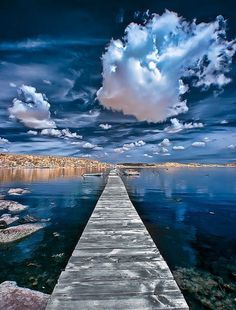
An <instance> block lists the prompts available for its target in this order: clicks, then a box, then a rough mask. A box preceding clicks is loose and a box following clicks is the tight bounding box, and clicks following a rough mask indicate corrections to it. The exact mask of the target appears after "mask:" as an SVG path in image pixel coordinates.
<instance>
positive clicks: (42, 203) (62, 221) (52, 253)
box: [0, 169, 105, 293]
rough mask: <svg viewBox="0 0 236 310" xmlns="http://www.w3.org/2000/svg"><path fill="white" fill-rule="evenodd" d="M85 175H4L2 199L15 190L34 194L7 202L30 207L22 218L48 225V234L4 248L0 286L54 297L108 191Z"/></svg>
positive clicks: (67, 171) (40, 233)
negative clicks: (6, 283) (99, 201)
mask: <svg viewBox="0 0 236 310" xmlns="http://www.w3.org/2000/svg"><path fill="white" fill-rule="evenodd" d="M83 172H85V171H80V170H76V169H64V170H63V169H44V170H42V169H31V170H30V169H29V170H27V169H21V170H14V169H13V170H0V194H1V193H6V192H7V190H8V189H9V188H15V187H21V188H27V189H29V190H30V193H29V194H25V195H22V196H8V195H7V196H6V197H5V199H11V200H15V201H18V202H20V203H22V204H24V205H27V206H29V208H28V209H27V210H26V211H24V212H21V213H20V215H21V216H24V215H27V214H30V215H32V216H34V217H37V218H40V219H47V220H48V222H46V227H45V228H43V229H42V230H40V231H38V232H36V233H35V234H33V235H31V236H30V237H27V238H25V239H24V240H22V241H20V242H17V243H14V244H11V245H7V246H0V283H1V282H2V281H6V280H8V281H16V282H17V284H18V285H20V286H25V287H29V288H33V289H36V290H40V291H43V292H47V293H51V291H52V289H53V287H54V285H55V284H56V281H57V278H58V277H59V274H60V272H61V270H62V269H63V268H64V267H65V265H66V262H67V261H68V259H69V257H70V255H71V252H72V251H73V249H74V247H75V244H76V243H77V242H78V239H79V237H80V235H81V233H82V231H83V229H84V227H85V225H86V223H87V221H88V219H89V217H90V214H91V212H92V211H93V209H94V206H95V204H96V201H97V199H98V197H99V195H100V194H101V192H102V190H103V188H104V182H105V179H104V178H101V177H88V178H83V177H81V176H80V174H82V173H83ZM2 213H6V212H2ZM0 215H1V214H0ZM13 225H15V224H13Z"/></svg>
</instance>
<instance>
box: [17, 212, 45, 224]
mask: <svg viewBox="0 0 236 310" xmlns="http://www.w3.org/2000/svg"><path fill="white" fill-rule="evenodd" d="M37 222H40V219H37V218H35V217H33V216H32V215H29V214H28V215H26V216H22V217H21V218H20V219H19V223H21V224H26V223H37Z"/></svg>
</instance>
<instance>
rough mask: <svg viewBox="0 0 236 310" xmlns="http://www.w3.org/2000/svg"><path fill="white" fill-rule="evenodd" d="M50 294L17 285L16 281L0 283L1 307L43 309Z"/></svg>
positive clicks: (24, 309) (20, 309)
mask: <svg viewBox="0 0 236 310" xmlns="http://www.w3.org/2000/svg"><path fill="white" fill-rule="evenodd" d="M49 297H50V295H47V294H44V293H42V292H39V291H34V290H31V289H28V288H23V287H19V286H17V284H16V282H12V281H5V282H3V283H1V284H0V309H5V310H7V309H9V310H10V309H11V310H43V309H45V308H46V305H47V302H48V299H49Z"/></svg>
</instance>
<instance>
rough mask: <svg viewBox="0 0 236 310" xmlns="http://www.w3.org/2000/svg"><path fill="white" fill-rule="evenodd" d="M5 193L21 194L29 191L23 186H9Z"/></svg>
mask: <svg viewBox="0 0 236 310" xmlns="http://www.w3.org/2000/svg"><path fill="white" fill-rule="evenodd" d="M7 193H8V195H23V194H28V193H30V191H29V190H28V189H24V188H10V189H9V190H8V192H7Z"/></svg>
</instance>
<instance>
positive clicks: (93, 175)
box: [83, 172, 103, 177]
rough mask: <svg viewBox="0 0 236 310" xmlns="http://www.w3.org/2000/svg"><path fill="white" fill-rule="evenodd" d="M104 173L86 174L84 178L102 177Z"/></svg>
mask: <svg viewBox="0 0 236 310" xmlns="http://www.w3.org/2000/svg"><path fill="white" fill-rule="evenodd" d="M102 176H103V173H99V172H97V173H84V174H83V177H102Z"/></svg>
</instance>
